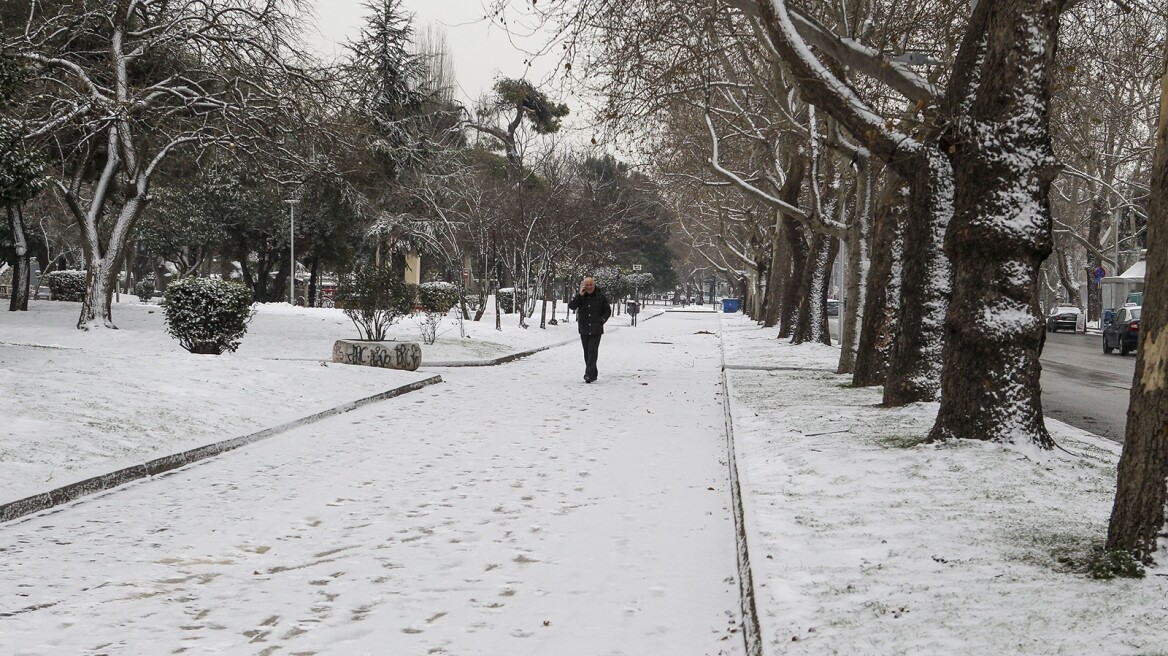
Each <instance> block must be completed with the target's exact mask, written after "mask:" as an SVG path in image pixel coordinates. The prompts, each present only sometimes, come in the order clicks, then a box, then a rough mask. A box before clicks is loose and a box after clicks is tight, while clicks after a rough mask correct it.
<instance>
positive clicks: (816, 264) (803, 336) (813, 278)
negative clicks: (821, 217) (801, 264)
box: [791, 232, 839, 346]
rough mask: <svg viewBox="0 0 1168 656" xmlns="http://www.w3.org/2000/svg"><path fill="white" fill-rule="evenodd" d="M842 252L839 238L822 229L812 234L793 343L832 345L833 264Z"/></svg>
mask: <svg viewBox="0 0 1168 656" xmlns="http://www.w3.org/2000/svg"><path fill="white" fill-rule="evenodd" d="M838 252H839V240H837V239H836V238H834V237H830V236H828V235H825V234H822V233H818V232H817V233H814V234H813V235H812V237H811V253H810V255H808V258H807V266H806V268H805V270H804V272H803V280H802V282H801V283H800V284H799V315H798V320H797V321H796V322H795V330H794V332H793V334H792V335H791V343H792V344H802V343H804V342H819V343H821V344H827V345H828V346H831V331H830V330H828V325H827V287H828V283H829V282H830V279H831V267H832V265H833V264H834V263H835V256H836V253H838Z"/></svg>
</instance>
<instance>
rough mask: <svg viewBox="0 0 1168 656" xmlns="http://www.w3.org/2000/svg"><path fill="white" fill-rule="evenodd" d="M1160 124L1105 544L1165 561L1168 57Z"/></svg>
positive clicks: (1167, 550) (1167, 485) (1167, 547)
mask: <svg viewBox="0 0 1168 656" xmlns="http://www.w3.org/2000/svg"><path fill="white" fill-rule="evenodd" d="M1160 93H1161V96H1160V123H1159V128H1158V130H1157V133H1156V160H1155V166H1154V168H1153V170H1152V181H1151V200H1150V206H1149V208H1148V244H1152V245H1158V247H1153V248H1149V249H1148V253H1147V256H1146V258H1145V259H1146V262H1147V273H1146V275H1145V277H1144V309H1143V311H1142V315H1141V316H1140V340H1139V344H1138V347H1137V348H1136V373H1135V378H1134V380H1133V382H1132V388H1131V405H1130V406H1129V407H1128V415H1127V430H1126V431H1125V436H1124V444H1123V455H1122V456H1121V457H1120V460H1119V481H1118V485H1117V487H1116V493H1115V505H1114V507H1113V508H1112V511H1111V525H1110V527H1109V529H1108V532H1107V546H1108V548H1110V549H1125V550H1127V551H1130V552H1132V554H1133V555H1134V556H1135V557H1136V558H1138V559H1140V560H1142V561H1144V562H1148V563H1150V562H1152V561H1153V558H1158V559H1159V560H1160V562H1161V563H1163V562H1168V540H1166V539H1165V538H1168V517H1166V516H1165V512H1166V511H1165V509H1166V508H1168V250H1166V249H1165V248H1164V244H1165V243H1168V63H1166V64H1165V69H1164V71H1163V72H1162V74H1161V78H1160Z"/></svg>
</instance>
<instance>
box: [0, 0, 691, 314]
mask: <svg viewBox="0 0 1168 656" xmlns="http://www.w3.org/2000/svg"><path fill="white" fill-rule="evenodd" d="M308 5H309V3H306V2H303V1H302V0H215V1H214V2H193V1H189V2H177V3H176V2H155V1H150V0H119V1H114V0H110V1H108V2H96V3H85V4H80V5H78V4H77V3H44V2H39V1H34V0H19V1H14V2H8V3H5V4H4V5H3V7H0V86H2V87H3V88H2V89H0V90H2V91H4V93H3V97H4V101H3V106H2V107H0V141H2V142H3V143H4V144H5V145H6V149H5V157H4V159H3V160H2V161H0V201H2V202H3V203H4V206H5V208H6V211H7V215H8V221H7V222H6V225H5V226H4V229H3V232H0V248H3V249H4V251H5V255H6V256H7V257H6V259H7V260H8V261H9V262H10V263H11V266H12V268H13V270H14V281H16V282H15V284H14V285H13V287H14V292H13V294H12V299H11V303H10V307H11V308H12V309H24V308H27V302H28V300H27V299H28V283H27V281H28V278H29V270H30V269H31V268H32V267H33V266H34V263H35V265H36V266H37V268H38V269H39V270H40V271H41V272H42V274H43V273H47V272H49V271H51V270H52V269H54V268H56V267H59V266H67V267H76V268H81V269H84V270H85V271H86V272H87V290H86V294H85V300H84V302H83V304H82V310H81V314H80V317H79V319H78V327H79V328H83V329H90V328H96V327H114V326H115V324H114V320H113V316H112V310H111V306H112V299H113V296H114V294H115V293H116V292H117V291H119V289H124V290H125V291H127V292H128V291H130V290H131V289H132V287H131V281H133V280H141V279H147V278H153V279H154V280H155V282H156V283H157V286H158V287H159V288H160V289H161V288H162V287H164V286H165V283H166V281H167V280H170V279H174V278H179V277H183V276H189V275H209V274H210V275H220V276H223V277H230V278H236V279H240V280H242V281H243V282H244V283H246V284H247V286H248V287H249V288H251V290H252V291H253V293H254V295H255V298H256V299H257V300H259V301H261V302H268V301H277V300H281V299H284V298H287V297H288V295H287V293H286V292H287V290H288V289H289V287H290V286H291V287H292V288H293V289H297V285H298V284H299V285H300V288H299V289H298V291H297V292H296V294H295V295H296V297H298V298H303V299H305V300H306V301H307V302H308V303H309V304H312V303H314V302H315V301H316V299H317V298H318V297H319V296H320V294H318V289H319V288H320V287H321V285H322V283H323V282H324V281H325V280H326V279H335V277H336V276H337V275H340V274H343V273H345V272H348V271H351V270H353V269H354V268H356V267H359V266H363V265H364V264H365V263H369V264H370V265H376V266H389V265H396V266H398V267H399V268H400V267H402V266H404V261H403V254H404V253H406V252H410V253H419V254H421V255H422V256H423V258H424V261H425V262H426V264H425V269H426V272H427V275H428V276H429V277H434V278H436V279H443V280H449V281H452V282H456V283H473V284H472V286H473V287H474V288H475V289H476V291H478V292H480V293H481V294H483V295H486V294H487V293H489V292H490V291H491V289H492V288H498V287H503V286H507V285H512V286H516V287H522V288H524V289H526V288H527V287H528V286H530V287H533V288H535V289H534V291H533V293H531V294H527V297H528V298H532V299H534V298H535V297H536V296H540V297H545V296H547V295H551V294H552V293H553V291H554V289H555V288H556V287H558V283H559V282H560V281H561V280H562V279H563V278H564V277H565V276H567V275H569V274H571V275H576V274H577V273H578V271H580V270H584V269H591V268H595V267H597V266H602V265H621V266H625V267H629V266H631V265H632V264H641V265H643V266H644V267H645V268H646V269H647V270H650V271H653V272H654V273H655V277H656V279H657V280H658V281H660V283H661V284H662V285H667V284H673V278H674V274H673V253H672V246H671V244H670V242H671V234H670V224H671V221H670V216H671V215H670V212H669V210H668V208H667V207H666V206H665V205H664V204H663V202H662V198H661V194H660V192H659V190H658V188H657V186H656V185H655V184H654V183H653V181H652V180H650V179H649V178H648V177H646V176H644V175H640V174H638V173H637V172H635V171H633V170H631V169H630V168H629V167H628V166H627V165H626V164H623V163H621V162H619V161H617V160H615V159H614V158H612V157H611V156H608V155H604V154H602V153H600V152H593V151H588V150H584V149H581V148H578V147H574V146H571V145H570V144H567V143H564V142H563V141H562V140H559V141H557V139H556V137H557V134H558V132H559V130H560V124H561V121H562V119H563V118H564V117H565V116H566V115H567V114H568V111H569V108H568V107H567V106H566V105H565V104H563V103H560V102H556V101H554V100H553V99H551V98H549V97H548V95H547V94H545V93H544V92H543V91H542V90H540V89H539V88H537V86H536V85H535V84H533V83H532V82H530V81H528V80H524V79H500V80H498V81H497V82H496V84H495V85H494V87H493V89H492V91H491V93H490V94H488V96H487V97H484V98H482V99H480V100H479V102H478V103H477V104H475V106H473V107H469V108H468V107H465V106H463V105H462V104H461V103H459V102H457V101H456V100H455V98H454V94H453V88H454V86H455V79H454V71H453V68H452V66H451V64H450V59H449V53H448V48H447V47H446V44H445V41H444V38H445V37H444V36H443V34H442V33H441V32H440V31H438V30H435V29H429V30H421V31H419V30H417V29H415V26H414V25H413V21H412V18H411V17H410V16H409V15H408V14H407V13H406V12H405V11H404V9H403V7H402V3H401V0H376V1H370V2H367V3H366V4H365V7H364V9H365V12H366V13H365V21H364V23H363V25H362V28H361V30H360V33H359V34H358V35H357V36H355V37H354V38H352V39H351V40H350V41H349V42H348V43H347V44H346V53H347V54H346V55H345V56H344V57H342V58H341V59H340V61H338V62H335V63H322V62H320V61H318V60H317V59H316V58H314V57H311V56H309V55H308V54H306V53H308V52H309V51H310V49H309V48H308V47H307V46H306V44H305V42H304V38H305V27H306V24H305V21H306V20H307V17H308V16H309V15H310V13H309V10H310V7H309V6H308ZM293 258H294V259H295V261H292V260H293ZM293 279H295V280H296V281H297V282H293ZM526 316H527V315H526V314H525V315H524V320H525V318H526Z"/></svg>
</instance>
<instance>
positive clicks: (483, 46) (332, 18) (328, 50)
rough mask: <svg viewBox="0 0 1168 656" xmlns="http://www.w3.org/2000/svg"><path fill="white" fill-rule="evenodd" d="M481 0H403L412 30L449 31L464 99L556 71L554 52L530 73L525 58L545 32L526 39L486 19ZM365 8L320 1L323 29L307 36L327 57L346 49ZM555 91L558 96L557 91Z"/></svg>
mask: <svg viewBox="0 0 1168 656" xmlns="http://www.w3.org/2000/svg"><path fill="white" fill-rule="evenodd" d="M483 4H484V3H483V1H481V0H405V2H404V5H405V7H406V8H407V10H408V11H411V12H413V14H414V29H415V30H419V29H424V28H425V27H426V25H427V24H429V23H436V24H438V25H440V26H441V27H443V28H444V29H445V30H446V37H447V39H448V41H449V43H450V50H451V55H452V56H453V59H454V67H455V74H456V75H457V79H458V83H459V87H460V88H459V89H458V93H457V95H458V96H459V97H460V98H461V99H462V100H463V101H464V102H472V101H473V100H474V99H476V98H478V97H479V96H480V95H481V94H483V93H485V92H487V91H489V90H490V88H491V86H492V85H493V84H494V82H495V80H496V79H497V78H499V77H504V76H505V77H512V78H521V77H524V76H526V77H528V78H529V79H532V80H535V81H539V80H543V79H544V78H546V77H547V75H548V74H549V73H550V72H551V71H553V70H554V68H555V66H556V64H557V62H556V61H554V60H553V59H554V58H553V57H552V56H546V57H542V58H539V59H537V60H536V61H535V63H534V65H533V68H532V70H531V72H530V73H529V72H528V70H527V66H526V64H525V62H526V61H527V60H528V59H529V55H528V53H525V52H523V51H522V50H520V49H519V46H522V47H523V48H526V49H528V50H530V51H535V50H536V49H538V48H540V47H541V46H542V45H543V43H544V41H545V39H544V38H543V37H542V36H535V37H528V38H522V37H521V36H519V37H514V36H513V35H509V34H508V33H507V32H506V31H505V30H504V29H503V28H501V27H499V26H497V25H492V24H491V23H490V22H489V21H487V20H485V19H484V16H485V14H486V9H485V8H484V6H483ZM366 13H367V9H366V8H365V7H364V6H363V3H362V0H317V28H318V30H319V34H315V35H309V37H308V40H309V42H310V43H314V44H316V45H317V47H318V49H319V50H320V51H321V52H322V53H323V54H324V55H325V56H326V57H331V56H340V55H343V54H344V47H343V44H344V43H345V42H346V41H347V40H349V39H352V38H355V37H356V35H357V31H358V29H359V27H360V25H361V24H362V22H363V18H364V16H365V14H366ZM552 95H555V94H554V92H553V94H552Z"/></svg>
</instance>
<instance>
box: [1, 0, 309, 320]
mask: <svg viewBox="0 0 1168 656" xmlns="http://www.w3.org/2000/svg"><path fill="white" fill-rule="evenodd" d="M301 10H302V7H301V2H300V0H210V1H208V0H184V1H180V2H169V1H162V0H127V1H125V2H116V3H115V2H109V3H87V4H84V5H81V6H76V5H75V4H73V3H51V4H50V3H42V2H36V1H34V2H32V3H31V11H29V13H28V15H27V22H26V25H25V26H24V30H23V32H22V33H21V34H20V35H19V36H18V37H16V38H14V39H13V40H11V41H10V42H8V43H5V44H3V46H4V47H5V48H8V49H11V50H12V51H13V52H15V53H16V54H17V55H18V56H19V57H22V58H24V59H25V60H27V61H29V62H32V63H33V64H34V65H35V66H37V68H38V74H39V79H38V80H37V82H38V83H39V84H42V85H44V87H45V88H46V89H48V90H49V91H48V93H46V94H44V95H43V96H42V99H43V101H44V102H43V103H41V104H38V105H37V106H36V107H35V108H33V112H34V113H35V114H36V117H35V118H36V120H37V124H36V125H35V127H34V129H33V133H32V135H31V136H32V137H33V138H34V139H37V140H41V141H42V142H46V143H50V144H52V146H53V150H54V151H55V157H56V159H57V162H56V171H55V173H56V176H55V179H54V184H55V186H56V187H57V189H58V190H59V192H60V194H61V195H62V197H63V198H64V199H65V201H66V203H67V205H68V207H69V209H70V211H71V212H72V214H73V215H74V217H75V218H76V220H77V221H78V223H79V224H80V226H81V230H82V234H83V248H84V253H85V260H86V267H87V270H88V283H87V289H86V294H85V300H84V302H83V304H82V309H81V316H80V317H79V318H78V321H77V326H78V328H81V329H89V328H95V327H102V326H104V327H109V328H115V327H116V326H115V325H114V322H113V317H112V314H111V312H110V302H111V297H112V295H113V292H114V286H115V284H116V281H117V277H118V273H119V271H120V268H121V266H122V262H123V255H124V252H125V249H126V246H127V242H128V239H129V237H130V234H131V232H132V230H133V228H134V224H135V223H136V222H137V220H138V218H139V217H140V216H141V214H142V211H143V209H144V208H145V207H146V205H147V204H148V203H149V202H150V189H151V183H152V182H153V181H154V179H155V176H156V174H157V173H158V171H159V170H160V168H161V167H162V166H163V164H164V163H165V162H166V161H167V159H168V157H169V156H170V155H171V154H172V153H174V152H176V151H177V150H179V149H184V148H186V149H190V148H195V149H199V148H207V147H210V146H223V147H224V148H225V149H226V150H229V151H230V150H234V152H236V153H238V154H241V155H243V154H250V153H254V152H258V151H260V150H266V151H269V152H276V153H281V154H285V155H290V154H293V151H292V149H291V147H290V146H288V145H287V140H286V137H287V134H288V132H287V131H286V130H284V129H282V127H285V126H287V123H288V120H287V119H288V118H289V117H296V116H298V115H299V112H300V110H301V109H303V104H302V103H301V100H300V99H303V98H306V97H309V95H310V94H309V93H308V92H307V90H309V89H319V88H320V87H321V85H320V84H319V83H318V81H317V80H313V79H310V76H309V74H308V73H307V72H306V70H305V69H304V68H301V67H296V66H294V65H292V64H290V62H293V61H294V59H295V57H294V55H293V52H295V50H296V48H295V43H294V36H293V35H294V34H296V30H297V17H298V16H299V14H300V12H301ZM297 94H299V95H297Z"/></svg>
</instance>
